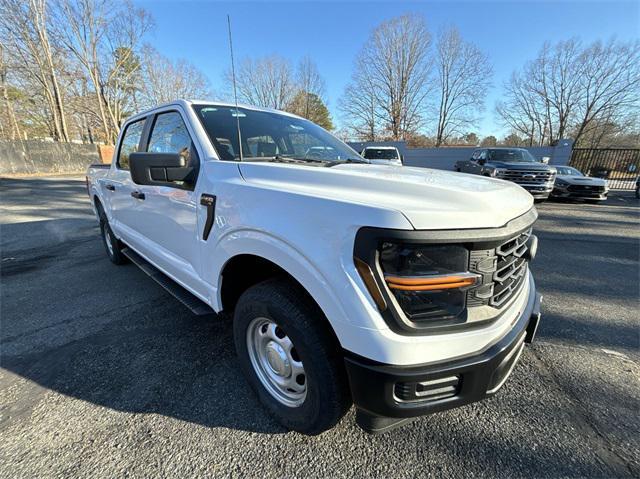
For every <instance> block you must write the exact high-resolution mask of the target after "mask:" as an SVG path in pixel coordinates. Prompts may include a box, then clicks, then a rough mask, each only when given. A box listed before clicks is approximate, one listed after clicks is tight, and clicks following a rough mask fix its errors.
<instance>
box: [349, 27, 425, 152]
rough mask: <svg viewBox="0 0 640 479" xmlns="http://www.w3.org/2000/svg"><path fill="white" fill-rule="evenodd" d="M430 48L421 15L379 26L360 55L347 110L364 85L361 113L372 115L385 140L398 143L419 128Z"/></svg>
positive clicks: (423, 106)
mask: <svg viewBox="0 0 640 479" xmlns="http://www.w3.org/2000/svg"><path fill="white" fill-rule="evenodd" d="M430 45H431V35H430V34H429V31H428V30H427V26H426V23H425V21H424V19H423V18H422V17H420V16H415V15H404V16H401V17H397V18H393V19H391V20H388V21H385V22H383V23H382V24H380V25H379V26H378V27H377V28H376V29H375V30H374V31H373V32H372V34H371V36H370V37H369V39H368V40H367V42H366V44H365V45H364V48H363V49H362V51H361V52H360V54H359V55H358V58H357V60H356V71H355V73H354V76H353V79H352V83H351V87H350V89H348V90H347V94H346V95H345V101H343V102H342V105H343V107H346V108H347V110H348V109H349V107H348V106H346V103H347V98H349V99H354V96H355V95H357V94H358V93H357V92H358V90H359V89H360V88H361V87H366V90H365V92H364V95H365V98H364V100H365V101H364V103H365V105H363V106H364V108H357V109H358V110H359V111H360V112H361V113H365V112H371V113H372V114H373V115H374V116H375V118H376V120H377V121H378V122H380V123H382V126H383V128H384V130H386V133H387V136H389V137H390V138H391V139H393V140H400V139H405V138H407V137H409V136H410V135H411V134H412V133H413V132H415V131H417V130H419V129H420V127H421V126H422V124H423V111H424V108H425V106H426V101H425V98H426V96H427V94H428V93H429V86H430V82H429V74H430V71H431V66H432V61H431V59H430V57H429V49H430ZM349 92H350V93H349ZM370 100H371V101H370ZM369 106H371V108H370V109H369ZM363 116H365V117H366V116H368V115H363ZM365 123H370V122H369V121H366V122H365Z"/></svg>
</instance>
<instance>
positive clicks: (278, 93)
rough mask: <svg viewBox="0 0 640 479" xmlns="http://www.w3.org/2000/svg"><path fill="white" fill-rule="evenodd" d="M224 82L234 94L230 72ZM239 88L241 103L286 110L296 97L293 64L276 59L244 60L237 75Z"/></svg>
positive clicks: (270, 57)
mask: <svg viewBox="0 0 640 479" xmlns="http://www.w3.org/2000/svg"><path fill="white" fill-rule="evenodd" d="M225 81H226V83H227V89H228V90H229V91H230V92H231V91H233V89H232V88H233V86H232V75H231V71H227V72H226V73H225ZM236 86H237V92H238V99H239V100H240V101H241V102H244V103H248V104H250V105H256V106H261V107H265V108H275V109H277V110H283V109H285V107H286V106H287V105H288V104H289V103H290V102H291V100H292V99H293V97H294V95H295V94H296V82H295V80H294V76H293V70H292V68H291V64H290V63H289V61H288V60H286V59H284V58H282V57H279V56H277V55H272V56H268V57H262V58H258V59H251V58H245V59H244V60H243V61H242V63H241V64H240V66H239V68H238V71H237V72H236ZM227 96H229V97H232V94H228V95H227Z"/></svg>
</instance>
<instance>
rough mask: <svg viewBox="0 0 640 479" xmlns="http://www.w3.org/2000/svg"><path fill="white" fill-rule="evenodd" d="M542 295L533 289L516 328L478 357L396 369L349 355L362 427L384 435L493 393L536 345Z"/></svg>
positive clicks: (358, 416) (350, 379) (355, 399)
mask: <svg viewBox="0 0 640 479" xmlns="http://www.w3.org/2000/svg"><path fill="white" fill-rule="evenodd" d="M532 288H533V283H532ZM541 298H542V297H541V296H540V295H539V294H537V293H536V292H535V290H533V289H532V291H531V293H530V295H529V298H528V301H527V304H526V306H525V308H524V309H523V311H522V312H521V314H520V317H519V318H518V319H517V321H516V323H515V324H514V326H513V328H512V329H511V331H509V333H508V334H507V335H506V336H504V337H503V338H502V339H501V340H500V341H498V342H497V343H495V344H493V345H492V346H491V347H489V348H488V349H486V350H485V351H483V352H482V353H480V354H477V355H473V356H470V357H465V358H459V359H456V360H453V361H449V362H446V363H438V364H430V365H426V366H406V367H405V366H392V365H387V364H381V363H376V362H373V361H370V360H367V359H364V358H361V357H354V356H353V355H347V356H346V357H345V363H346V368H347V373H348V376H349V382H350V385H351V393H352V396H353V401H354V403H355V405H356V407H357V408H358V415H357V420H358V424H359V425H360V426H361V427H362V428H363V429H365V430H367V431H368V432H384V431H385V430H388V429H390V428H392V427H395V426H397V425H399V424H402V423H404V422H406V421H407V420H409V419H410V418H413V417H416V416H423V415H425V414H430V413H434V412H438V411H444V410H447V409H452V408H455V407H458V406H463V405H465V404H469V403H472V402H475V401H479V400H481V399H484V398H485V397H488V396H491V395H493V394H495V393H496V392H497V391H498V389H500V387H501V386H502V384H503V383H504V382H505V380H506V379H507V377H508V376H509V374H510V373H511V370H512V369H513V367H514V366H515V364H516V363H517V361H518V358H519V357H520V353H521V352H522V349H523V347H524V344H525V343H528V342H531V341H533V338H534V336H535V333H536V329H537V327H538V323H539V321H540V301H541Z"/></svg>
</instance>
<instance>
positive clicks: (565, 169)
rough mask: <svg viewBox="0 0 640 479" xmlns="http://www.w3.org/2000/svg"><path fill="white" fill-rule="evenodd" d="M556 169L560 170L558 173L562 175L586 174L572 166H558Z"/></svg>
mask: <svg viewBox="0 0 640 479" xmlns="http://www.w3.org/2000/svg"><path fill="white" fill-rule="evenodd" d="M556 170H558V175H560V176H584V175H583V174H582V173H580V172H579V171H578V170H576V169H575V168H571V167H570V166H556Z"/></svg>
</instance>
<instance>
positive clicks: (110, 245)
mask: <svg viewBox="0 0 640 479" xmlns="http://www.w3.org/2000/svg"><path fill="white" fill-rule="evenodd" d="M102 231H103V235H104V242H105V244H106V245H107V250H108V251H109V255H110V256H113V243H111V235H110V234H109V226H107V225H106V224H105V225H104V226H103V227H102Z"/></svg>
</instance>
